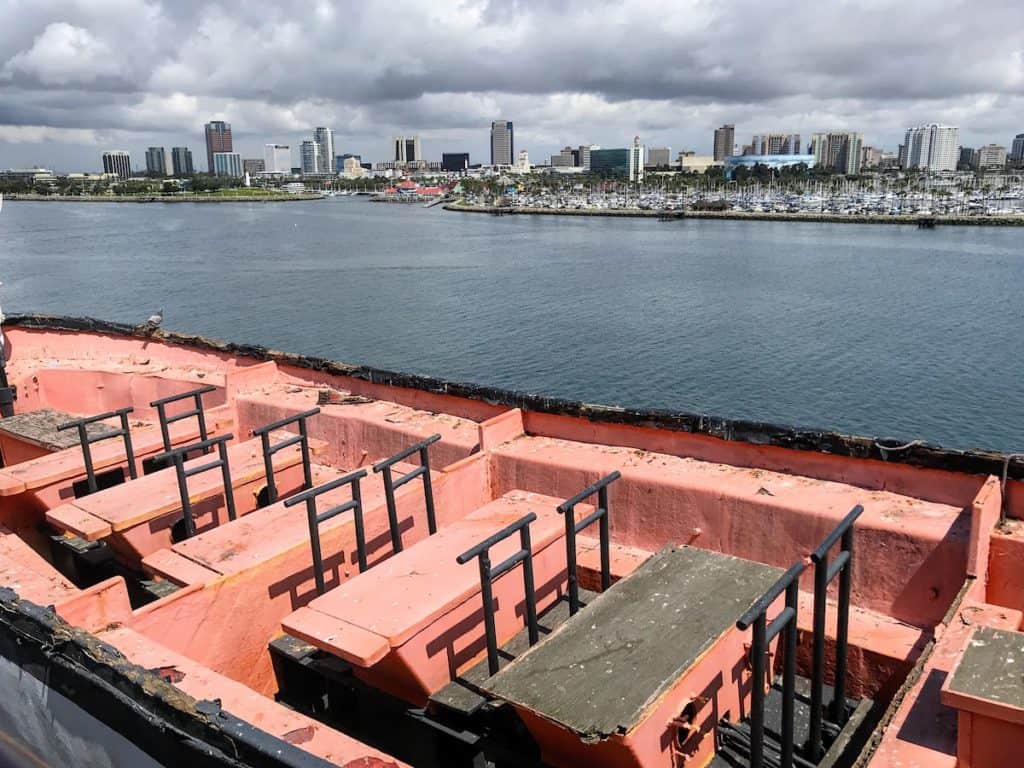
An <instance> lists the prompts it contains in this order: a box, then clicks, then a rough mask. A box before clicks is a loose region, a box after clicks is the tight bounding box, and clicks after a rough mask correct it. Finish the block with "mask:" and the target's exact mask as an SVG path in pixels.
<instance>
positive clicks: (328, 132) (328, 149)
mask: <svg viewBox="0 0 1024 768" xmlns="http://www.w3.org/2000/svg"><path fill="white" fill-rule="evenodd" d="M313 141H315V142H316V143H317V146H319V147H320V155H319V158H318V166H317V173H335V170H334V168H333V167H332V166H333V164H334V129H333V128H323V127H321V128H316V129H314V130H313Z"/></svg>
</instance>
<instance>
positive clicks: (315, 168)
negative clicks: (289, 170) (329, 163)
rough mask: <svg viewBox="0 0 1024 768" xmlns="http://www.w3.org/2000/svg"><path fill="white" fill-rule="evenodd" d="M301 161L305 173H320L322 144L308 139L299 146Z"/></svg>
mask: <svg viewBox="0 0 1024 768" xmlns="http://www.w3.org/2000/svg"><path fill="white" fill-rule="evenodd" d="M299 162H300V166H301V168H302V173H303V175H309V174H314V173H320V145H319V144H317V143H316V142H315V141H313V140H312V139H306V140H305V141H303V142H302V144H301V145H300V146H299Z"/></svg>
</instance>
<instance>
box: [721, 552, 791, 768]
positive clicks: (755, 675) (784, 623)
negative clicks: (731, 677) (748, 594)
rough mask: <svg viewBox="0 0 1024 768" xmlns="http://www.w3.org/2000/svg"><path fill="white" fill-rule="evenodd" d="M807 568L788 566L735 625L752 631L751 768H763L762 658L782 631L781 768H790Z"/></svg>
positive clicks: (763, 676) (764, 670)
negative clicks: (774, 610) (778, 602)
mask: <svg viewBox="0 0 1024 768" xmlns="http://www.w3.org/2000/svg"><path fill="white" fill-rule="evenodd" d="M806 567H807V564H806V563H804V562H803V561H800V562H797V563H794V564H793V565H792V566H790V568H789V570H788V571H786V572H785V573H784V574H782V576H780V577H779V580H778V581H776V582H775V584H773V585H772V586H771V587H770V588H769V589H768V591H767V592H765V593H764V594H763V595H761V597H759V598H758V599H757V601H756V602H755V603H754V604H753V605H752V606H750V608H748V609H747V611H746V613H744V614H743V616H741V617H740V620H739V621H737V622H736V627H737V628H738V629H740V630H744V631H745V630H746V629H748V628H749V627H751V626H752V627H753V641H752V642H751V646H750V664H751V679H752V684H751V693H750V768H762V767H763V766H764V702H765V672H766V669H765V658H766V657H767V655H768V644H769V643H771V641H772V640H774V639H775V637H776V635H778V634H779V633H780V632H783V631H785V633H786V634H785V642H784V646H783V671H782V733H781V739H782V744H781V755H780V760H779V766H780V768H792V766H793V711H794V700H795V697H796V640H797V628H796V612H797V603H798V601H799V588H800V574H801V573H803V571H804V569H805V568H806ZM783 592H785V593H786V605H785V607H784V608H783V609H782V610H781V611H780V612H779V614H778V615H777V616H776V617H775V618H774V619H772V620H771V623H768V620H767V613H768V609H769V608H770V607H771V605H772V603H774V602H775V599H776V598H777V597H778V596H779V595H781V594H782V593H783Z"/></svg>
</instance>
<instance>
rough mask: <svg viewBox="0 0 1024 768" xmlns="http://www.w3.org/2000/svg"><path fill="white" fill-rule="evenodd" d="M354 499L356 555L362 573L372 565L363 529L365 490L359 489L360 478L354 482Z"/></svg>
mask: <svg viewBox="0 0 1024 768" xmlns="http://www.w3.org/2000/svg"><path fill="white" fill-rule="evenodd" d="M352 500H353V501H354V502H355V503H356V506H355V514H354V518H355V523H356V557H357V558H358V560H359V572H360V573H362V572H363V571H365V570H366V569H368V568H369V567H370V566H369V565H368V564H367V562H366V531H364V530H363V492H362V491H361V490H360V489H359V480H358V479H356V481H355V482H354V483H352Z"/></svg>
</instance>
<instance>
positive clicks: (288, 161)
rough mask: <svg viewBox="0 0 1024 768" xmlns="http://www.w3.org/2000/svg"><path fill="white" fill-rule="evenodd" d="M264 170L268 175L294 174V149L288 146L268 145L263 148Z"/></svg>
mask: <svg viewBox="0 0 1024 768" xmlns="http://www.w3.org/2000/svg"><path fill="white" fill-rule="evenodd" d="M263 170H264V171H266V172H267V173H291V172H292V148H291V147H290V146H288V145H287V144H267V145H265V146H264V147H263Z"/></svg>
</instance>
